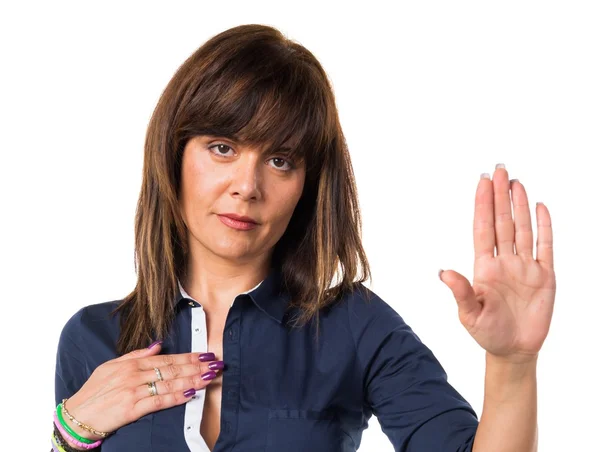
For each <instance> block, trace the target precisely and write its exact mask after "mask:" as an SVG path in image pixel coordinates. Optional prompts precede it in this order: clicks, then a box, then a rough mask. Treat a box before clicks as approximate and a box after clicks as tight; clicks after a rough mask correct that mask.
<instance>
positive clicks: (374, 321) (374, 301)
mask: <svg viewBox="0 0 600 452" xmlns="http://www.w3.org/2000/svg"><path fill="white" fill-rule="evenodd" d="M342 304H343V307H344V309H345V310H346V312H347V315H348V321H349V322H350V325H351V327H353V328H368V327H374V326H377V327H378V328H379V329H380V330H385V331H389V330H390V329H397V328H407V329H410V328H409V327H408V325H407V324H406V322H405V321H404V319H403V318H402V316H401V315H400V314H399V313H398V311H396V310H395V309H394V308H393V307H392V306H390V304H388V303H387V302H386V301H385V300H383V299H382V298H381V297H380V296H379V295H378V294H377V293H375V292H374V291H373V290H371V289H369V288H368V287H366V286H365V285H363V284H361V283H355V284H354V285H353V288H352V291H349V292H348V293H346V294H345V295H344V297H343V298H342Z"/></svg>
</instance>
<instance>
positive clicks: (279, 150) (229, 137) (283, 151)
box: [206, 134, 292, 155]
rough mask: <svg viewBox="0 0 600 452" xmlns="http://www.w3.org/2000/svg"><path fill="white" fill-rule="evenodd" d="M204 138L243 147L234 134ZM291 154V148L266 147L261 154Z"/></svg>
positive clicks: (209, 135)
mask: <svg viewBox="0 0 600 452" xmlns="http://www.w3.org/2000/svg"><path fill="white" fill-rule="evenodd" d="M206 137H208V138H209V139H211V140H219V139H221V140H227V141H231V142H232V143H234V144H235V145H244V143H243V142H242V141H241V140H240V139H239V137H238V136H237V135H235V134H233V135H226V134H219V135H212V134H207V135H206ZM291 152H292V148H291V147H289V146H281V147H279V148H277V149H276V150H273V149H269V148H268V147H267V148H265V149H264V150H263V151H262V153H263V154H266V155H269V154H277V153H281V154H284V155H286V154H289V153H291Z"/></svg>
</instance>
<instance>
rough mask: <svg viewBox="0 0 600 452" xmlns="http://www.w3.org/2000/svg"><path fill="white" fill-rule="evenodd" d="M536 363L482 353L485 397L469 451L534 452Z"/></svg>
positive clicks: (535, 433)
mask: <svg viewBox="0 0 600 452" xmlns="http://www.w3.org/2000/svg"><path fill="white" fill-rule="evenodd" d="M536 367H537V360H534V361H531V362H524V363H521V364H515V363H510V362H508V361H505V360H501V359H499V358H496V357H493V356H492V355H490V354H486V371H485V397H484V401H483V412H482V414H481V420H480V422H479V427H478V428H477V432H476V434H475V442H474V444H473V452H537V377H536Z"/></svg>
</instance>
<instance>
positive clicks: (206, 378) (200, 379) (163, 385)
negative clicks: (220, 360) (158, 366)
mask: <svg viewBox="0 0 600 452" xmlns="http://www.w3.org/2000/svg"><path fill="white" fill-rule="evenodd" d="M218 374H219V370H218V369H216V370H210V369H208V370H207V371H206V372H202V373H195V374H194V375H191V376H189V377H182V378H176V379H175V380H163V381H155V379H156V378H155V379H154V380H150V381H155V383H154V384H155V386H156V392H157V394H159V395H160V394H168V393H173V392H177V391H180V392H184V391H186V390H188V389H190V388H194V389H202V388H204V387H206V386H207V385H208V384H209V383H210V382H211V380H214V379H215V378H216V377H217V375H218ZM155 377H156V376H155ZM136 395H137V396H138V397H139V398H140V399H141V398H142V397H156V396H152V395H151V393H150V389H149V387H148V382H144V383H143V384H142V385H139V386H137V387H136Z"/></svg>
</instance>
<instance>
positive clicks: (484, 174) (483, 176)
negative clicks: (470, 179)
mask: <svg viewBox="0 0 600 452" xmlns="http://www.w3.org/2000/svg"><path fill="white" fill-rule="evenodd" d="M489 178H490V175H489V173H481V177H480V179H489Z"/></svg>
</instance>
